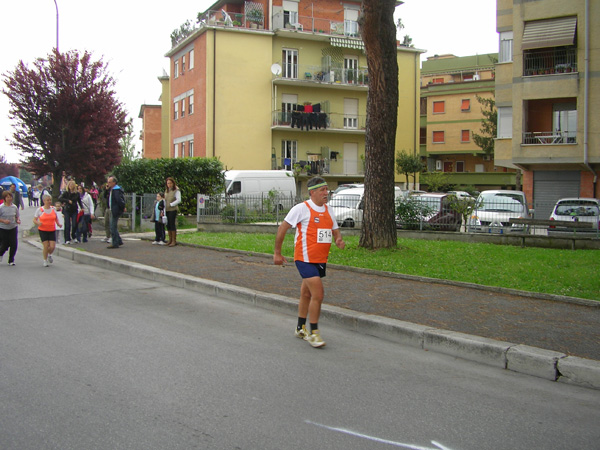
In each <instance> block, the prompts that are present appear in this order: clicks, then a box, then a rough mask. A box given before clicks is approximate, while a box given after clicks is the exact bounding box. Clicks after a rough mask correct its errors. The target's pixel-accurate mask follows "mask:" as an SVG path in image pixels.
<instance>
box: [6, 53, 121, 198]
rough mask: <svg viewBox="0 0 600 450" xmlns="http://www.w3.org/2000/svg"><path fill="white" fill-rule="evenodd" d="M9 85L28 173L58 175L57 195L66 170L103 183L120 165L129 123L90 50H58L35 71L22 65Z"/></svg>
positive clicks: (110, 82)
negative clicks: (122, 143) (122, 145)
mask: <svg viewBox="0 0 600 450" xmlns="http://www.w3.org/2000/svg"><path fill="white" fill-rule="evenodd" d="M3 81H4V84H5V89H3V91H2V92H3V93H4V94H6V95H7V96H8V99H9V103H10V112H9V117H10V118H11V120H12V121H13V123H14V128H15V132H14V134H13V136H12V140H10V143H11V145H12V146H13V147H15V148H16V149H18V150H19V151H20V152H21V154H22V155H23V157H24V164H25V166H26V167H27V169H28V170H30V171H31V172H33V173H35V174H37V175H38V176H39V175H42V174H46V173H52V174H53V175H54V186H53V192H58V191H59V184H60V179H61V176H60V175H61V173H62V171H63V170H65V171H67V173H69V174H71V175H73V176H74V177H75V178H76V179H81V180H87V181H91V180H101V179H103V178H104V175H105V174H106V173H107V172H108V171H109V170H110V169H112V168H113V167H114V166H115V165H117V164H118V163H119V162H120V160H121V154H120V145H119V140H120V139H121V137H122V136H123V134H124V132H125V130H126V128H127V125H128V120H127V117H126V113H125V110H124V108H123V105H122V104H121V103H120V102H119V101H118V100H117V99H116V93H115V90H114V86H115V81H114V79H113V78H112V77H111V76H110V75H109V74H108V71H107V66H106V64H105V63H104V62H102V60H100V61H93V60H92V55H91V54H90V53H88V52H87V51H86V52H85V53H84V54H83V55H80V54H79V52H77V51H72V52H68V53H59V52H57V51H55V52H53V53H51V54H50V55H49V56H48V57H47V58H39V59H37V60H36V61H35V62H34V63H33V67H32V68H30V67H28V66H27V65H26V64H25V63H24V62H23V61H20V62H19V64H18V65H17V67H16V68H15V69H14V70H13V71H12V72H8V73H7V74H3Z"/></svg>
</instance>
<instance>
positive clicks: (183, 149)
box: [181, 142, 185, 158]
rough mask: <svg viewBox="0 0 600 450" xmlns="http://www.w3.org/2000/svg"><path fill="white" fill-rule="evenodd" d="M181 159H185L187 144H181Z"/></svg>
mask: <svg viewBox="0 0 600 450" xmlns="http://www.w3.org/2000/svg"><path fill="white" fill-rule="evenodd" d="M181 157H182V158H185V142H182V143H181Z"/></svg>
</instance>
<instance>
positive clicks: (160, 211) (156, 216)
mask: <svg viewBox="0 0 600 450" xmlns="http://www.w3.org/2000/svg"><path fill="white" fill-rule="evenodd" d="M164 217H166V216H165V194H164V193H163V192H159V193H158V194H156V201H155V202H154V207H153V208H152V217H151V218H150V220H152V222H154V242H152V244H154V245H165V244H166V242H165V224H164V222H163V218H164Z"/></svg>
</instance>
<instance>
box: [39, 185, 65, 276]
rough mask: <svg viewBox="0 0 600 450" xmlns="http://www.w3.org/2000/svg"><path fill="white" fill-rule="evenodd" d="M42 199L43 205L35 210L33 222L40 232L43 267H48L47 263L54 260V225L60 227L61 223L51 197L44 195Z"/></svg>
mask: <svg viewBox="0 0 600 450" xmlns="http://www.w3.org/2000/svg"><path fill="white" fill-rule="evenodd" d="M42 201H43V202H44V206H42V207H41V208H38V209H37V210H36V211H35V215H34V217H33V223H35V224H36V225H37V226H38V232H39V233H40V239H41V241H42V246H43V249H42V254H43V256H44V263H43V264H44V267H48V265H49V264H52V263H53V262H54V261H53V259H52V253H54V249H55V248H56V226H57V225H58V226H59V227H62V223H61V222H60V215H59V214H58V213H57V212H56V209H55V208H54V206H52V197H51V196H50V195H44V197H43V198H42Z"/></svg>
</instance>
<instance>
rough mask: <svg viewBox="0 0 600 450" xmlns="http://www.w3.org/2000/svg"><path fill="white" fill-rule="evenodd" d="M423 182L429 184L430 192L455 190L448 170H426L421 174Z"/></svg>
mask: <svg viewBox="0 0 600 450" xmlns="http://www.w3.org/2000/svg"><path fill="white" fill-rule="evenodd" d="M421 184H425V185H427V188H428V190H429V192H448V191H452V190H454V185H453V184H452V183H450V175H448V174H447V173H446V172H426V173H424V174H423V175H421Z"/></svg>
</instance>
